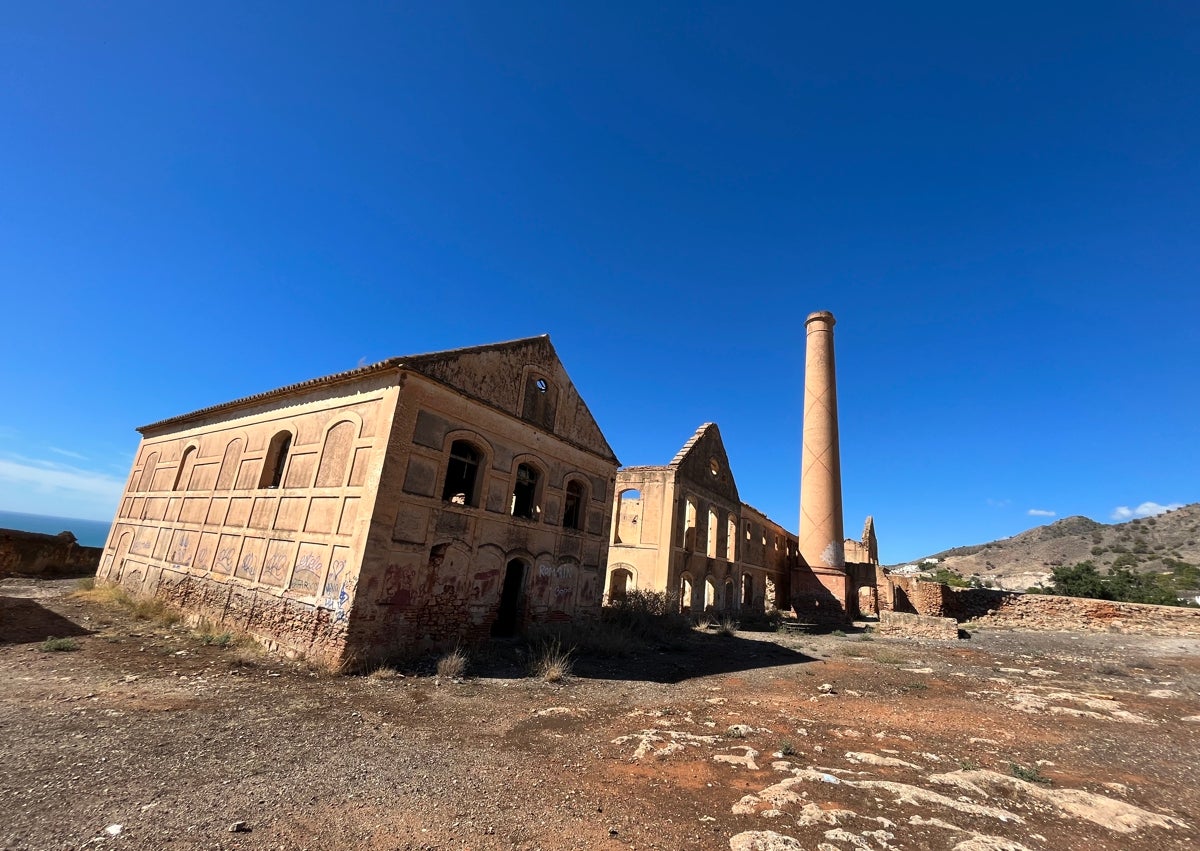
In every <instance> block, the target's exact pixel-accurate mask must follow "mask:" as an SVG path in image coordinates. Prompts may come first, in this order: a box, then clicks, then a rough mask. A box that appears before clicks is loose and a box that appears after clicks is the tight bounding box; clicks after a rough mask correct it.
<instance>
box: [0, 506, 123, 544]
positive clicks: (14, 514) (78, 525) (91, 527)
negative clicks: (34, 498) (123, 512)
mask: <svg viewBox="0 0 1200 851" xmlns="http://www.w3.org/2000/svg"><path fill="white" fill-rule="evenodd" d="M111 526H112V524H111V523H106V522H104V521H102V520H80V519H79V518H78V517H51V516H49V515H47V514H22V513H20V512H19V511H0V529H17V530H19V531H21V532H45V533H46V534H48V535H57V534H58V533H59V532H71V533H72V534H74V535H75V539H76V540H77V541H79V543H80V544H82V545H83V546H85V547H102V546H104V542H105V541H106V540H107V539H108V530H109V528H110V527H111Z"/></svg>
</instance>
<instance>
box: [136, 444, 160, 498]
mask: <svg viewBox="0 0 1200 851" xmlns="http://www.w3.org/2000/svg"><path fill="white" fill-rule="evenodd" d="M157 468H158V453H157V452H151V453H150V454H149V455H148V456H146V463H145V465H144V466H143V467H142V478H141V479H140V480H139V481H138V490H140V491H148V490H151V489H152V488H153V487H154V471H155V470H156V469H157Z"/></svg>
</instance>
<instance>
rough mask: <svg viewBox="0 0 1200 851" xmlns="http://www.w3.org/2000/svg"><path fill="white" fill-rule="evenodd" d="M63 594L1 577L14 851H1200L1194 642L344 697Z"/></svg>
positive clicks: (477, 684)
mask: <svg viewBox="0 0 1200 851" xmlns="http://www.w3.org/2000/svg"><path fill="white" fill-rule="evenodd" d="M71 587H72V584H71V583H70V582H57V583H54V582H51V583H36V582H29V581H24V582H21V581H14V580H6V581H5V582H4V583H0V595H2V596H0V731H2V736H3V743H4V759H3V762H2V764H0V801H3V808H2V809H0V847H3V848H8V849H38V851H41V849H60V848H85V847H86V848H105V847H112V848H127V849H140V848H145V849H192V848H202V849H259V848H262V849H266V848H271V849H302V848H307V849H327V848H364V849H455V848H505V849H507V848H521V849H534V848H543V849H558V848H581V849H593V848H595V849H621V848H641V849H653V848H658V849H678V848H702V849H734V851H745V850H746V849H760V851H766V849H789V848H802V849H817V851H855V849H878V851H888V849H959V851H988V850H989V849H991V851H1002V849H1022V848H1028V849H1051V848H1053V849H1061V848H1079V849H1083V848H1088V849H1135V848H1147V849H1150V848H1154V849H1159V848H1195V847H1197V846H1200V790H1198V789H1197V787H1196V785H1195V783H1194V770H1195V765H1196V764H1197V762H1198V757H1200V743H1198V741H1197V739H1198V735H1197V734H1198V733H1200V641H1198V640H1194V639H1164V638H1138V637H1133V636H1128V635H1118V634H1101V635H1072V634H1066V633H1021V632H1010V631H999V630H995V631H984V630H978V631H975V630H973V631H971V636H970V638H969V639H965V640H960V641H958V642H956V643H953V644H947V643H935V642H922V641H909V640H903V639H883V638H875V639H874V640H863V638H864V637H863V636H862V635H858V634H854V633H851V634H849V635H844V636H843V635H838V634H829V635H820V636H817V635H807V636H803V635H801V636H781V635H774V634H769V635H768V634H753V633H739V634H738V635H737V636H735V637H725V636H718V635H715V634H707V633H700V632H696V633H695V634H694V635H693V636H691V637H689V638H688V639H687V640H686V641H684V642H683V643H682V645H680V646H677V647H674V648H671V649H667V648H663V649H659V650H650V651H647V652H644V653H642V654H641V655H639V656H637V657H635V658H631V659H619V660H608V661H603V662H587V661H586V660H583V661H581V662H580V663H579V664H577V665H576V675H575V676H572V677H570V678H569V679H568V680H566V681H565V682H564V683H560V684H550V683H546V682H542V681H540V680H536V679H534V678H532V677H529V676H526V675H525V674H524V672H525V670H526V669H527V667H528V660H527V659H525V658H524V657H523V655H522V651H521V648H520V647H519V646H517V645H498V646H496V647H494V648H491V649H490V650H489V651H488V653H487V655H486V658H485V659H484V660H483V663H482V664H481V665H480V666H479V667H478V668H477V670H479V671H482V672H483V674H486V675H479V676H468V677H467V678H466V679H463V680H447V679H439V678H437V677H435V676H433V675H409V676H404V677H401V676H394V677H390V678H388V677H334V676H328V675H322V674H317V673H314V672H310V671H306V670H303V669H302V668H300V667H297V666H296V665H294V664H290V663H286V662H283V661H281V660H278V659H274V658H271V657H264V656H260V655H257V654H255V653H254V652H252V651H251V650H249V649H248V648H245V647H237V646H232V645H226V646H222V645H221V644H220V640H219V639H215V638H214V637H213V636H202V635H200V634H197V633H195V632H193V631H190V630H188V629H185V628H183V627H181V626H178V625H176V626H164V625H162V624H159V623H156V622H152V621H145V620H138V619H136V618H135V617H134V615H133V614H132V613H131V612H129V611H128V610H126V609H123V608H119V607H116V606H112V605H105V604H102V603H98V602H91V601H85V600H80V599H76V598H72V597H70V596H68V594H69V591H70V590H71ZM48 635H54V636H59V637H62V636H67V635H75V636H76V639H75V640H76V642H77V643H78V647H79V649H77V650H73V651H61V652H51V651H48V650H43V649H42V648H43V640H44V639H45V638H46V636H48ZM206 642H207V643H206Z"/></svg>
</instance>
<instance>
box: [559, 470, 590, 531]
mask: <svg viewBox="0 0 1200 851" xmlns="http://www.w3.org/2000/svg"><path fill="white" fill-rule="evenodd" d="M586 505H587V491H586V490H585V489H584V487H583V484H582V483H581V482H579V481H576V480H574V479H573V480H571V481H569V482H567V492H566V496H565V497H564V499H563V528H564V529H580V530H582V529H583V516H584V508H585V507H586Z"/></svg>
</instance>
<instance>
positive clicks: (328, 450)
mask: <svg viewBox="0 0 1200 851" xmlns="http://www.w3.org/2000/svg"><path fill="white" fill-rule="evenodd" d="M356 431H357V429H356V428H355V425H354V423H352V422H350V421H349V420H343V421H342V422H340V423H338V424H337V425H335V426H334V427H333V428H331V429H330V430H329V432H328V434H326V435H325V445H324V446H323V447H322V448H321V465H320V466H319V467H317V487H319V488H340V487H341V486H342V485H344V484H345V483H346V468H347V467H348V466H349V464H350V452H351V450H352V449H353V448H354V435H355V432H356Z"/></svg>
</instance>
